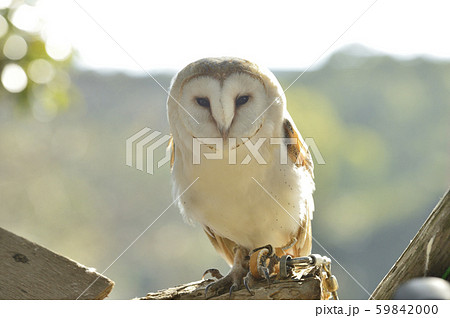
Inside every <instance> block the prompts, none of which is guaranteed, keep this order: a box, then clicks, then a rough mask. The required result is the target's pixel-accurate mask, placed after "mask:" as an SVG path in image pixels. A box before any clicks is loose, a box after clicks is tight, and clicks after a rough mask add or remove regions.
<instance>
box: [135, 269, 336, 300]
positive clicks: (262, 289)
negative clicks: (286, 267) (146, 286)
mask: <svg viewBox="0 0 450 318" xmlns="http://www.w3.org/2000/svg"><path fill="white" fill-rule="evenodd" d="M211 282H213V280H212V279H208V280H202V281H197V282H192V283H188V284H184V285H181V286H177V287H172V288H168V289H164V290H161V291H158V292H155V293H149V294H147V296H145V297H141V298H138V299H140V300H204V299H205V287H206V286H207V285H208V284H209V283H211ZM251 289H252V291H253V292H254V293H255V294H254V295H253V296H252V295H250V293H249V292H248V291H247V290H246V289H245V288H244V289H240V290H238V291H234V292H233V294H232V297H231V299H241V300H242V299H259V300H261V299H302V300H320V299H328V297H329V294H328V293H325V292H323V289H322V284H321V280H320V278H319V277H318V276H315V275H312V276H308V277H305V278H302V279H300V280H298V279H287V280H279V281H277V280H276V281H274V282H273V283H271V284H270V285H269V284H268V283H267V282H266V281H258V282H254V283H253V285H252V286H251ZM210 299H230V297H229V294H228V293H225V294H222V295H220V296H216V297H212V298H210Z"/></svg>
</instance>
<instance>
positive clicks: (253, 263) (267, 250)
mask: <svg viewBox="0 0 450 318" xmlns="http://www.w3.org/2000/svg"><path fill="white" fill-rule="evenodd" d="M278 261H279V258H278V257H277V256H276V255H275V253H274V252H273V248H272V246H271V245H266V246H263V247H260V248H257V249H255V250H253V252H252V255H251V256H250V265H249V266H250V272H251V274H252V276H253V277H255V278H256V279H266V280H267V283H268V284H269V285H270V275H271V274H273V273H274V272H275V265H276V264H277V263H278Z"/></svg>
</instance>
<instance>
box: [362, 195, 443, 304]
mask: <svg viewBox="0 0 450 318" xmlns="http://www.w3.org/2000/svg"><path fill="white" fill-rule="evenodd" d="M449 266H450V189H449V190H447V192H446V194H445V195H444V197H443V198H442V199H441V200H440V201H439V203H438V204H437V205H436V207H435V208H434V209H433V211H432V212H431V214H430V216H429V217H428V218H427V220H426V221H425V223H424V224H423V225H422V227H421V228H420V230H419V232H418V233H417V234H416V236H415V237H414V239H413V240H412V241H411V243H410V244H409V245H408V247H407V248H406V249H405V251H404V252H403V253H402V255H401V256H400V258H399V259H398V260H397V261H396V262H395V264H394V266H393V267H392V268H391V270H390V271H389V272H388V273H387V275H386V276H385V277H384V278H383V280H382V281H381V282H380V284H379V285H378V287H377V288H376V289H375V291H374V292H373V294H372V296H371V297H370V299H391V298H392V295H393V294H394V292H395V290H396V289H397V287H398V286H399V285H401V284H402V283H404V282H406V281H407V280H409V279H412V278H414V277H423V276H434V277H442V276H443V275H444V273H445V272H446V270H447V269H448V268H449Z"/></svg>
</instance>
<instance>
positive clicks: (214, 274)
mask: <svg viewBox="0 0 450 318" xmlns="http://www.w3.org/2000/svg"><path fill="white" fill-rule="evenodd" d="M208 274H211V276H212V277H214V278H216V279H221V278H223V275H222V274H221V273H220V271H219V270H218V269H216V268H210V269H207V270H206V271H205V272H204V273H203V276H202V279H203V280H204V279H205V276H206V275H208Z"/></svg>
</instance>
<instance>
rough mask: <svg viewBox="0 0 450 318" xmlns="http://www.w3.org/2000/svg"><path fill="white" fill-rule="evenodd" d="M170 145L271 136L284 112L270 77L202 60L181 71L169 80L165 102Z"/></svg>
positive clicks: (226, 61)
mask: <svg viewBox="0 0 450 318" xmlns="http://www.w3.org/2000/svg"><path fill="white" fill-rule="evenodd" d="M167 107H168V118H169V123H170V126H171V130H172V134H173V137H174V140H175V142H177V143H178V144H179V143H180V142H181V143H183V141H184V142H186V143H191V140H189V138H186V137H187V136H192V137H196V138H203V137H210V138H223V139H224V142H226V139H227V138H231V137H234V138H243V137H246V138H252V137H254V136H255V135H256V134H258V136H260V137H264V136H274V130H275V129H277V127H280V123H281V121H282V118H283V113H284V111H285V109H286V99H285V96H284V93H283V90H282V88H281V86H280V84H279V82H278V80H277V79H276V78H275V76H274V75H273V74H272V73H271V72H270V71H269V70H268V69H265V68H262V67H260V66H258V65H256V64H254V63H252V62H249V61H246V60H243V59H239V58H234V57H221V58H205V59H201V60H198V61H196V62H193V63H191V64H189V65H187V66H186V67H185V68H184V69H182V70H181V71H180V72H179V73H178V74H177V75H176V76H175V77H174V79H173V80H172V84H171V88H170V94H169V97H168V101H167Z"/></svg>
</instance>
